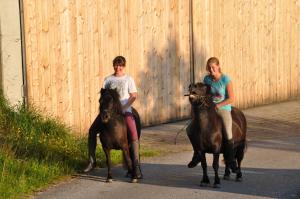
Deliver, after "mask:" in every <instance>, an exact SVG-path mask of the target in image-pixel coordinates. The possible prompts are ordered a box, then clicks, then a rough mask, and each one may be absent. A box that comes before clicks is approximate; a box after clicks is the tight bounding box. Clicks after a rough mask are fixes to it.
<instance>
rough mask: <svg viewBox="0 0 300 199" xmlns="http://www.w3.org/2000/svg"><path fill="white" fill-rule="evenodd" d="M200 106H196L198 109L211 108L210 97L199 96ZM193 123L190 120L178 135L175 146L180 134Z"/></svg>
mask: <svg viewBox="0 0 300 199" xmlns="http://www.w3.org/2000/svg"><path fill="white" fill-rule="evenodd" d="M184 96H190V94H185V95H184ZM197 99H198V100H199V102H200V104H199V105H198V106H196V107H197V108H198V109H206V108H208V107H209V96H197ZM190 123H191V120H188V121H187V122H186V123H185V125H184V126H183V127H182V128H181V129H180V130H179V131H178V132H177V133H176V136H175V139H174V144H175V145H176V144H177V138H178V136H179V134H180V133H181V132H182V131H183V130H184V129H185V128H186V127H187V126H188V125H189V124H190Z"/></svg>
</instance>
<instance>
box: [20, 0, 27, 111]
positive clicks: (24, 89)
mask: <svg viewBox="0 0 300 199" xmlns="http://www.w3.org/2000/svg"><path fill="white" fill-rule="evenodd" d="M19 14H20V30H21V31H20V32H21V56H22V80H23V85H22V97H23V103H24V105H27V104H28V88H27V72H26V45H25V31H24V6H23V0H19Z"/></svg>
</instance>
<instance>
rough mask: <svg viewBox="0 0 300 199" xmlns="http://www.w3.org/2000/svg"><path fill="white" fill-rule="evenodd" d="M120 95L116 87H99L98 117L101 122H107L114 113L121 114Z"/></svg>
mask: <svg viewBox="0 0 300 199" xmlns="http://www.w3.org/2000/svg"><path fill="white" fill-rule="evenodd" d="M119 98H120V96H119V94H118V92H117V90H116V89H104V88H102V89H101V97H100V99H99V103H100V118H101V121H102V122H103V123H107V122H108V121H109V120H110V119H111V118H112V117H113V115H114V114H122V105H121V102H120V99H119Z"/></svg>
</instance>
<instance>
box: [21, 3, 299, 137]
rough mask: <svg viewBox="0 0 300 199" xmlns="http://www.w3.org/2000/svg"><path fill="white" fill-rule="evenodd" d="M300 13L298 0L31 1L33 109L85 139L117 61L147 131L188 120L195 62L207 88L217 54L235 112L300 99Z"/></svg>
mask: <svg viewBox="0 0 300 199" xmlns="http://www.w3.org/2000/svg"><path fill="white" fill-rule="evenodd" d="M190 2H192V4H190ZM190 6H192V11H191V12H190ZM299 13H300V1H299V0H287V1H285V0H276V1H275V0H264V1H259V0H249V1H245V0H192V1H187V0H143V1H142V0H109V1H107V0H43V1H38V0H24V20H25V27H24V29H25V40H26V41H25V42H26V60H27V79H28V89H29V102H30V103H32V104H34V105H35V106H37V107H39V108H40V109H41V110H42V111H44V112H45V113H48V114H52V115H54V116H56V117H58V118H60V119H61V120H63V121H65V122H66V123H67V124H68V125H70V126H72V127H73V128H74V130H76V131H77V132H81V133H86V132H87V129H88V127H89V126H90V124H91V122H92V121H93V119H94V117H95V116H96V114H97V113H98V99H99V90H100V88H101V86H102V81H103V79H104V77H105V76H107V75H109V74H111V73H112V72H113V68H112V60H113V58H114V57H115V56H117V55H123V56H125V57H126V58H127V62H128V65H127V68H126V70H127V73H128V74H130V75H132V76H133V77H134V79H135V80H136V83H137V86H138V92H139V98H138V100H137V101H136V102H135V107H136V108H137V109H138V110H139V112H140V114H141V116H142V121H143V124H144V125H150V124H157V123H162V122H167V121H171V120H175V119H180V118H184V117H187V116H189V104H188V100H187V98H185V97H183V94H184V93H185V92H186V91H187V88H188V85H189V83H190V81H191V78H190V69H191V66H192V65H191V63H194V66H195V79H196V81H200V80H202V78H203V76H204V75H205V62H206V60H207V58H209V57H211V56H217V57H219V58H220V61H221V66H222V70H223V71H224V72H225V73H227V74H229V75H230V76H231V77H232V79H233V82H234V90H235V94H236V103H235V105H236V106H238V107H242V108H245V107H251V106H256V105H260V104H265V103H272V102H277V101H283V100H288V99H291V98H295V97H297V96H298V97H299V95H300V78H299V76H300V16H299ZM190 15H191V16H192V18H193V34H192V35H193V51H194V53H193V54H194V60H191V59H190V56H191V52H192V51H191V50H190V45H189V44H190V41H192V40H191V39H192V38H191V37H190V29H189V22H190Z"/></svg>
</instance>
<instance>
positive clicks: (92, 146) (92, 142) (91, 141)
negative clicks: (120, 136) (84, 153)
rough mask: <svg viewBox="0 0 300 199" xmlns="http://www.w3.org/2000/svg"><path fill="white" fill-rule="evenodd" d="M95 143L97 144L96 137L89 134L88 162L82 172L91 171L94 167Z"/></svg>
mask: <svg viewBox="0 0 300 199" xmlns="http://www.w3.org/2000/svg"><path fill="white" fill-rule="evenodd" d="M96 144H97V140H96V138H94V137H92V136H89V138H88V149H89V164H88V165H87V167H86V168H85V169H84V170H83V172H85V173H87V172H90V171H92V170H93V169H94V168H95V167H96V156H95V151H96Z"/></svg>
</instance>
